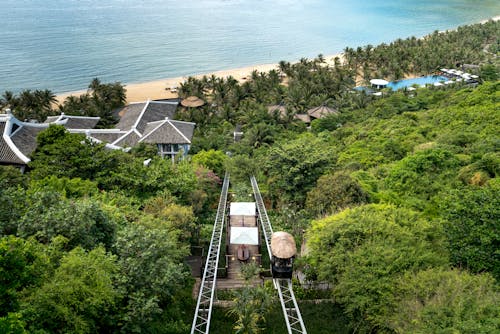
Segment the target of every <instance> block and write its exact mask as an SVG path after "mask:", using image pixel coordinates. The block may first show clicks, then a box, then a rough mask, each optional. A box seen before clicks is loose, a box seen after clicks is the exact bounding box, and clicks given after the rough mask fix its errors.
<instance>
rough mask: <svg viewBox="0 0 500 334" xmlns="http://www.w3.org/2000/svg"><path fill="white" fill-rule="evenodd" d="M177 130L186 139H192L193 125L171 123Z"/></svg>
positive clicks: (177, 122)
mask: <svg viewBox="0 0 500 334" xmlns="http://www.w3.org/2000/svg"><path fill="white" fill-rule="evenodd" d="M171 122H172V124H173V125H175V127H176V128H177V129H179V130H180V131H181V132H182V134H183V135H184V136H185V137H186V138H188V139H189V140H190V141H191V139H192V138H193V133H194V127H195V123H189V122H180V121H171Z"/></svg>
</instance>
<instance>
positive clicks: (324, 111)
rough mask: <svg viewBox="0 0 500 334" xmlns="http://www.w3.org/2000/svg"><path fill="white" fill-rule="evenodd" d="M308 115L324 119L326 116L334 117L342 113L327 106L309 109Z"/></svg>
mask: <svg viewBox="0 0 500 334" xmlns="http://www.w3.org/2000/svg"><path fill="white" fill-rule="evenodd" d="M307 113H308V114H309V116H311V117H312V118H322V117H325V116H327V115H331V114H333V115H338V114H340V112H339V111H338V110H337V109H334V108H330V107H327V106H325V105H322V106H319V107H316V108H312V109H309V110H308V111H307Z"/></svg>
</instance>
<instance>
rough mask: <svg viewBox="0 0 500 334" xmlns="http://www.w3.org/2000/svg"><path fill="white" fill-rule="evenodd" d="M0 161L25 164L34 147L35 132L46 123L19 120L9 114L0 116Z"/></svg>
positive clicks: (46, 125)
mask: <svg viewBox="0 0 500 334" xmlns="http://www.w3.org/2000/svg"><path fill="white" fill-rule="evenodd" d="M0 124H1V127H0V134H1V136H2V137H1V140H0V151H1V152H0V163H11V164H26V163H28V162H29V161H30V159H29V158H28V156H29V155H30V154H31V153H33V151H34V150H35V148H36V136H37V134H38V133H39V132H40V131H42V130H44V129H46V128H47V127H48V126H49V125H48V124H34V123H27V122H21V121H19V120H18V119H17V118H15V117H14V116H12V115H11V114H7V115H2V116H0Z"/></svg>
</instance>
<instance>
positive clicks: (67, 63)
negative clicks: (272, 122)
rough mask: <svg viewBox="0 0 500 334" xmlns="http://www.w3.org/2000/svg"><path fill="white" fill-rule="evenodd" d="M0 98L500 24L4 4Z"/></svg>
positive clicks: (344, 5)
mask: <svg viewBox="0 0 500 334" xmlns="http://www.w3.org/2000/svg"><path fill="white" fill-rule="evenodd" d="M0 5H1V8H2V10H1V12H2V15H1V16H2V22H1V23H0V25H1V28H0V94H1V93H3V92H4V91H6V90H11V91H14V92H19V91H21V90H23V89H50V90H52V91H53V92H56V93H61V92H67V91H74V90H82V89H86V87H87V86H88V84H89V83H90V81H91V80H92V78H94V77H99V78H100V79H101V81H103V82H114V81H120V82H122V83H135V82H145V81H151V80H157V79H162V78H167V77H178V76H188V75H193V74H199V73H206V72H213V71H218V70H223V69H231V68H237V67H243V66H249V65H254V64H264V63H277V62H279V61H280V60H287V61H295V60H298V59H300V58H302V57H306V58H313V57H315V56H317V55H318V54H320V53H321V54H323V55H330V54H335V53H339V52H341V51H342V50H343V49H344V48H345V47H346V46H349V47H354V48H356V47H357V46H363V45H366V44H372V45H376V44H378V43H381V42H390V41H391V40H394V39H396V38H406V37H409V36H417V37H420V36H423V35H425V34H428V33H431V32H432V31H434V30H446V29H453V28H456V27H457V26H459V25H464V24H470V23H475V22H479V21H481V20H484V19H488V18H491V17H493V16H496V15H499V14H500V1H497V0H491V1H490V0H485V1H480V0H470V1H465V0H420V1H410V0H350V1H336V0H300V1H299V0H297V1H295V0H272V1H262V0H183V1H171V0H142V1H141V0H135V1H132V0H45V1H40V0H0Z"/></svg>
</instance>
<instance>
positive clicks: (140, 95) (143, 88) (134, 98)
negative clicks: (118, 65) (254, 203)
mask: <svg viewBox="0 0 500 334" xmlns="http://www.w3.org/2000/svg"><path fill="white" fill-rule="evenodd" d="M491 20H492V21H499V20H500V15H497V16H494V17H491V18H489V19H487V20H482V21H480V22H478V23H480V24H484V23H486V22H488V21H491ZM335 57H339V58H340V59H341V60H342V58H343V53H342V52H340V53H337V54H333V55H328V56H325V61H326V63H327V64H329V65H331V64H333V59H335ZM292 63H293V62H292ZM277 68H278V64H277V63H275V64H258V65H252V66H246V67H239V68H234V69H227V70H220V71H214V72H206V73H200V74H196V75H190V76H192V77H195V78H202V77H203V76H204V75H206V76H211V75H215V76H217V77H228V76H232V77H234V78H235V79H236V80H238V81H239V82H243V81H244V80H245V77H248V76H249V75H250V74H251V73H252V72H253V71H254V70H256V71H258V72H269V71H270V70H272V69H277ZM190 76H180V77H170V78H164V79H159V80H152V81H145V82H138V83H124V84H123V85H124V87H125V89H126V90H127V91H126V94H127V101H126V103H127V104H128V103H132V102H142V101H147V100H159V99H170V98H176V97H178V95H177V93H174V92H170V90H169V88H170V87H179V85H180V84H181V83H182V82H184V81H185V80H186V79H187V78H188V77H190ZM86 92H87V90H86V89H84V90H78V91H71V92H63V93H59V94H56V99H57V101H58V104H61V103H62V102H63V101H64V100H65V99H66V98H67V97H68V96H79V95H81V94H84V93H86Z"/></svg>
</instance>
